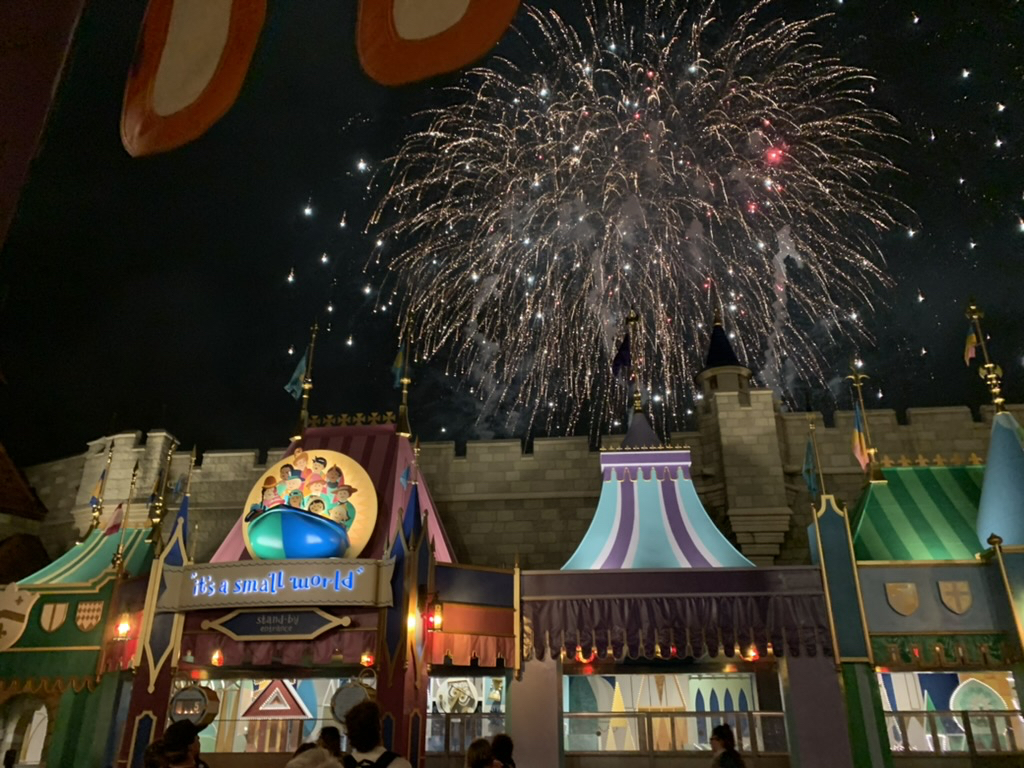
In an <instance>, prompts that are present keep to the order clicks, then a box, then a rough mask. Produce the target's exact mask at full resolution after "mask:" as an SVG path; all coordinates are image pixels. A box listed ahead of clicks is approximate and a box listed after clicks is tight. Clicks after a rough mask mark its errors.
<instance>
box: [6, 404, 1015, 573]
mask: <svg viewBox="0 0 1024 768" xmlns="http://www.w3.org/2000/svg"><path fill="white" fill-rule="evenodd" d="M711 400H712V401H713V402H711V403H707V404H706V406H707V407H705V408H704V409H703V410H702V412H701V413H700V415H699V429H698V430H697V431H693V432H678V433H673V434H672V435H670V436H669V442H670V443H671V444H673V445H685V446H687V447H688V448H689V449H690V451H691V453H692V458H693V466H692V474H693V480H694V484H695V485H696V487H697V490H698V493H699V494H700V495H701V498H702V500H703V502H704V505H705V507H706V508H707V509H708V512H709V513H710V514H711V516H712V518H713V519H714V520H715V521H716V522H717V523H719V525H721V526H722V527H723V528H724V529H725V530H726V531H727V533H729V534H730V535H731V536H733V538H734V539H735V540H737V541H738V543H739V544H740V546H741V548H742V549H743V550H744V552H745V554H747V555H748V557H751V559H754V560H755V561H756V562H761V563H767V562H775V563H779V564H789V563H802V562H807V560H808V554H807V546H806V534H805V533H804V529H805V528H806V526H807V524H809V523H810V499H809V497H808V493H807V489H806V487H805V485H804V482H803V478H802V476H801V471H802V467H803V462H804V454H805V449H806V443H807V436H808V421H809V419H810V418H812V417H813V420H814V423H815V425H816V439H817V443H818V454H819V456H820V459H821V468H822V471H823V474H824V477H825V484H826V487H827V488H828V491H829V492H830V493H834V494H836V495H837V496H838V497H839V498H840V499H842V500H843V501H845V503H847V504H848V505H853V504H855V503H856V501H857V499H858V497H859V496H860V492H861V489H862V487H863V484H864V475H863V473H862V472H861V471H860V467H859V466H858V465H857V463H856V461H855V459H854V457H853V454H852V450H851V435H852V428H853V414H852V412H849V411H840V412H837V413H836V414H835V416H834V419H833V423H832V424H831V425H830V426H826V425H825V422H824V419H823V417H822V415H821V414H820V413H814V414H810V413H789V412H779V411H778V410H777V409H776V408H775V406H774V403H773V402H772V400H771V395H770V392H768V391H767V390H751V391H749V392H747V393H732V392H720V393H716V394H715V395H714V396H713V398H711ZM1009 410H1011V411H1012V412H1013V413H1014V415H1015V416H1016V418H1017V419H1018V420H1019V421H1024V405H1017V406H1010V407H1009ZM992 415H993V409H992V408H991V407H987V408H983V409H982V410H981V420H980V421H977V420H975V418H974V416H973V415H972V413H971V411H970V409H968V408H966V407H948V408H912V409H910V410H908V411H907V413H906V418H905V421H904V422H903V423H901V422H900V421H899V420H898V418H897V414H896V413H895V412H894V411H892V410H869V411H868V413H867V417H868V425H869V429H870V432H871V438H872V441H873V444H874V445H875V446H876V447H877V448H878V454H879V457H880V458H881V459H882V460H883V462H885V461H891V462H892V463H893V464H894V465H897V466H898V465H900V464H901V462H907V463H913V464H917V463H920V462H928V463H929V464H934V463H939V462H941V463H944V464H946V465H952V464H968V463H979V462H984V459H985V456H986V453H987V450H988V437H989V430H990V426H991V421H992ZM622 437H623V436H622V435H621V434H618V435H608V436H605V437H604V438H603V439H602V448H603V449H606V450H607V449H611V450H614V449H615V448H617V447H618V446H619V445H620V444H621V441H622ZM111 440H113V444H114V451H113V457H112V460H111V464H110V471H109V476H108V479H107V485H106V491H105V494H104V495H105V498H104V512H103V519H102V520H101V525H105V524H106V522H107V521H108V520H109V518H110V516H111V514H112V513H113V510H114V508H115V507H116V506H117V504H119V503H121V502H126V501H127V496H128V492H129V487H130V483H131V473H132V468H133V467H134V466H135V463H136V462H138V465H139V473H138V477H137V479H136V485H135V493H134V494H133V497H132V499H131V504H130V510H129V517H130V520H131V521H132V522H134V523H136V524H142V523H143V521H144V520H146V519H147V518H148V515H149V509H148V499H149V496H150V494H151V492H152V489H153V486H154V483H155V482H156V479H157V477H158V475H159V472H160V470H161V468H162V467H164V466H165V465H166V464H167V458H168V452H169V451H171V457H170V474H169V476H170V478H171V480H172V483H173V482H174V481H175V480H176V479H177V478H179V477H182V476H184V475H185V474H186V473H187V471H188V466H189V461H190V454H189V453H188V452H187V451H184V450H182V449H180V448H177V447H176V441H175V439H174V437H173V436H172V435H171V434H170V433H168V432H165V431H162V430H155V431H151V432H149V433H148V434H145V435H143V433H141V432H122V433H118V434H116V435H112V436H109V437H104V438H99V439H97V440H93V441H91V442H90V443H89V444H88V448H87V449H86V451H85V452H84V453H83V454H80V455H77V456H71V457H68V458H65V459H60V460H57V461H51V462H47V463H45V464H39V465H36V466H33V467H29V468H27V469H26V470H25V474H26V476H27V477H28V479H29V482H30V483H31V484H32V485H33V487H34V488H35V490H36V492H37V494H38V495H39V498H40V499H41V500H42V502H43V503H44V504H45V505H46V508H47V510H48V514H47V516H46V518H45V519H43V520H42V521H38V522H33V523H31V524H30V527H31V528H32V530H31V531H30V532H33V533H37V534H38V535H39V536H40V537H41V538H42V540H43V542H44V544H45V545H46V547H47V549H48V550H49V551H50V553H51V554H53V555H56V554H58V553H60V552H63V551H65V550H66V549H67V548H68V547H69V546H71V545H72V544H73V542H74V541H75V539H76V538H77V537H78V536H79V535H80V534H81V533H82V532H83V531H85V529H86V528H87V527H88V526H89V522H90V517H91V515H90V507H89V499H90V497H91V496H92V493H93V490H94V487H95V485H96V482H97V480H98V479H99V477H100V473H101V472H102V470H103V467H104V466H105V464H106V460H107V449H108V446H109V445H110V441H111ZM172 446H174V447H173V450H172ZM284 450H285V449H284V448H279V449H274V450H271V451H269V457H270V460H271V463H273V461H274V457H277V456H280V455H281V454H282V453H283V452H284ZM886 457H888V458H886ZM267 466H268V462H267V457H265V456H261V455H260V454H259V453H258V452H257V451H254V450H238V451H206V452H205V453H203V454H202V455H201V456H200V457H199V461H198V463H197V466H196V467H195V469H194V471H193V475H192V485H191V510H192V513H191V516H192V519H193V520H194V521H196V522H197V531H196V532H195V533H194V536H193V540H194V542H195V545H194V546H195V549H194V551H195V556H196V558H197V559H199V560H203V559H207V558H209V557H210V555H212V554H213V552H214V550H215V549H216V547H217V546H218V545H219V543H220V542H221V541H222V540H223V538H224V537H225V535H226V534H227V532H228V531H229V530H230V528H231V526H232V525H233V524H234V522H235V520H236V519H237V517H238V515H239V514H240V513H241V511H242V507H243V505H244V503H245V499H246V497H247V496H248V493H249V491H250V489H251V487H252V485H253V484H254V483H255V482H256V480H257V479H258V478H259V476H260V475H261V474H262V473H263V472H264V471H265V470H266V468H267ZM420 469H421V473H422V476H423V478H424V481H425V483H426V484H427V487H428V488H429V489H430V493H431V496H432V498H433V500H434V503H435V504H436V505H437V507H438V511H439V512H440V515H441V517H442V519H443V521H444V524H445V526H446V529H447V531H448V535H449V537H450V538H451V540H452V544H453V546H454V548H455V551H456V553H457V555H458V557H459V560H460V561H462V562H466V563H471V564H477V565H493V566H511V565H512V564H513V563H514V561H515V559H516V557H518V558H519V561H520V563H521V564H522V565H523V567H524V568H531V569H545V568H559V567H561V565H562V564H563V563H565V561H566V560H568V559H569V557H570V556H571V555H572V553H573V552H574V551H575V549H576V547H577V546H578V544H579V542H580V541H581V540H582V538H583V534H584V533H585V532H586V529H587V527H588V526H589V524H590V520H591V518H592V516H593V513H594V510H595V507H596V505H597V500H598V496H599V495H600V490H601V474H600V465H599V452H598V451H597V450H592V449H591V447H590V445H589V443H588V440H587V439H586V438H584V437H567V438H538V439H536V440H534V441H533V444H532V450H531V451H529V452H526V451H524V446H523V443H522V441H520V440H491V441H480V442H471V443H469V444H468V445H467V446H466V451H465V455H457V453H456V449H455V444H454V443H452V442H438V443H425V444H423V446H422V451H421V453H420ZM173 511H174V510H173V509H172V510H171V512H170V513H168V514H167V515H166V521H172V520H173V518H174V514H173ZM2 523H3V521H2V520H0V525H2ZM25 524H26V523H25V521H19V530H23V529H24V528H25ZM165 524H169V523H166V522H165ZM2 527H3V530H2V531H0V534H2V535H9V533H13V532H15V531H13V530H10V531H8V530H7V526H2Z"/></svg>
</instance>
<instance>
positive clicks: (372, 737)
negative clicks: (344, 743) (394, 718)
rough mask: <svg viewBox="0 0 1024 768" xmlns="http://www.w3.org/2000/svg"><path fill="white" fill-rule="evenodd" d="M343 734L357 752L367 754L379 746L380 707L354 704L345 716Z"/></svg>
mask: <svg viewBox="0 0 1024 768" xmlns="http://www.w3.org/2000/svg"><path fill="white" fill-rule="evenodd" d="M345 733H347V734H348V740H349V743H350V744H351V745H352V748H353V749H354V750H356V751H357V752H369V751H370V750H371V749H373V748H374V747H377V746H379V745H380V707H378V706H377V703H376V702H373V701H364V702H361V703H359V704H356V705H355V706H354V707H352V709H350V710H349V711H348V713H347V714H346V715H345Z"/></svg>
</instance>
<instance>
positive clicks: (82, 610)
mask: <svg viewBox="0 0 1024 768" xmlns="http://www.w3.org/2000/svg"><path fill="white" fill-rule="evenodd" d="M102 618H103V601H102V600H90V601H88V602H81V603H79V604H78V608H77V610H76V611H75V624H76V625H78V628H79V629H80V630H82V631H83V632H88V631H89V630H91V629H93V628H94V627H95V626H96V625H97V624H99V623H100V619H102Z"/></svg>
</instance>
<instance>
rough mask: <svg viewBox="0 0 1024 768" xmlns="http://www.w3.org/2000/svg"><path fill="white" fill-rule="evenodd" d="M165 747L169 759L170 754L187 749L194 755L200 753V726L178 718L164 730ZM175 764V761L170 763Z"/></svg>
mask: <svg viewBox="0 0 1024 768" xmlns="http://www.w3.org/2000/svg"><path fill="white" fill-rule="evenodd" d="M164 747H165V748H166V750H167V751H166V754H167V755H168V758H167V759H168V760H170V757H169V755H170V754H171V753H172V752H174V753H177V752H178V751H181V750H186V751H187V752H188V753H189V754H190V755H192V756H193V757H197V756H198V755H199V727H198V726H197V725H196V724H195V723H193V722H190V721H188V720H178V721H177V722H176V723H171V724H170V725H169V726H167V730H166V731H164ZM169 765H173V763H169Z"/></svg>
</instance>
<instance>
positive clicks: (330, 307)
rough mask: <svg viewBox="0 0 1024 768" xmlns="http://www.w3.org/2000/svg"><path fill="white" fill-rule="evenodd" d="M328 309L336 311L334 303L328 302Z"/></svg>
mask: <svg viewBox="0 0 1024 768" xmlns="http://www.w3.org/2000/svg"><path fill="white" fill-rule="evenodd" d="M327 311H328V312H333V311H334V304H332V303H330V302H328V303H327Z"/></svg>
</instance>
